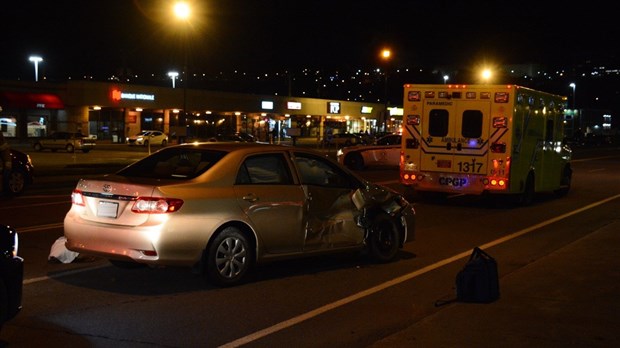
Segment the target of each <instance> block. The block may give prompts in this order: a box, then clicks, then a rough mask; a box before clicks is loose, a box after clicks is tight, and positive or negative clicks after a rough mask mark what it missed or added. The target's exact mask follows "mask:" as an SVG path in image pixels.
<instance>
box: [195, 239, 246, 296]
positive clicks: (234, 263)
mask: <svg viewBox="0 0 620 348" xmlns="http://www.w3.org/2000/svg"><path fill="white" fill-rule="evenodd" d="M204 261H205V265H206V271H207V277H208V280H209V281H211V282H212V283H214V284H216V285H219V286H231V285H237V284H239V283H242V282H243V281H245V279H246V277H247V276H248V275H249V273H250V272H251V271H252V269H253V267H254V252H253V249H252V246H251V244H250V242H249V241H248V238H247V237H246V236H245V235H244V234H243V233H242V232H241V231H240V230H239V229H238V228H236V227H226V228H225V229H224V230H223V231H222V232H221V233H219V234H218V235H217V236H216V237H215V239H214V240H213V243H212V244H211V245H210V247H209V249H208V250H207V254H206V255H205V260H204Z"/></svg>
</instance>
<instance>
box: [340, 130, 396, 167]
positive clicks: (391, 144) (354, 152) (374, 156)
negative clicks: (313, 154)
mask: <svg viewBox="0 0 620 348" xmlns="http://www.w3.org/2000/svg"><path fill="white" fill-rule="evenodd" d="M401 139H402V136H401V135H400V134H390V135H386V136H383V137H381V138H379V139H377V141H376V142H375V145H358V146H350V147H344V148H342V149H340V150H338V152H337V153H336V157H337V159H338V162H340V163H341V164H343V165H345V166H346V167H347V168H349V169H353V170H361V169H364V168H366V167H367V166H389V167H395V166H398V165H399V164H400V142H401Z"/></svg>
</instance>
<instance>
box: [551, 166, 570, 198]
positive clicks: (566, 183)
mask: <svg viewBox="0 0 620 348" xmlns="http://www.w3.org/2000/svg"><path fill="white" fill-rule="evenodd" d="M572 177H573V171H572V170H571V169H570V167H568V166H567V167H565V168H564V170H563V171H562V179H561V180H560V188H559V189H557V190H556V191H555V192H554V193H555V195H556V196H557V197H562V196H566V194H567V193H568V191H570V184H571V181H572Z"/></svg>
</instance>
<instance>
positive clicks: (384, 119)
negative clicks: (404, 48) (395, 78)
mask: <svg viewBox="0 0 620 348" xmlns="http://www.w3.org/2000/svg"><path fill="white" fill-rule="evenodd" d="M391 57H392V51H390V50H389V49H387V48H384V49H383V50H382V51H381V59H383V61H384V62H385V71H384V73H383V76H384V77H385V81H384V84H385V86H384V87H385V90H384V94H383V103H384V105H383V117H382V125H381V127H382V129H383V131H387V114H388V63H389V61H390V58H391Z"/></svg>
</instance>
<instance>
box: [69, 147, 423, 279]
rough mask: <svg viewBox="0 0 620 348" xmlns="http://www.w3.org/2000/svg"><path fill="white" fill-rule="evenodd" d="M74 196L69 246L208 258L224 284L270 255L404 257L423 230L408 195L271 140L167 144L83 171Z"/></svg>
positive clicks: (120, 260) (125, 254)
mask: <svg viewBox="0 0 620 348" xmlns="http://www.w3.org/2000/svg"><path fill="white" fill-rule="evenodd" d="M72 203H73V204H72V206H71V209H70V210H69V212H68V213H67V214H66V216H65V220H64V231H65V236H66V238H67V242H66V247H67V248H68V249H69V250H72V251H76V252H79V253H83V254H90V255H98V256H102V257H105V258H107V259H109V260H110V261H111V262H112V263H113V264H115V265H117V266H131V265H136V264H146V265H184V266H193V267H198V268H199V269H200V270H201V271H202V272H203V273H204V274H206V275H207V278H208V279H209V280H210V281H211V282H212V283H214V284H217V285H220V286H226V285H234V284H238V283H241V282H244V281H246V280H247V279H248V276H249V275H250V274H251V273H252V271H253V269H254V267H255V265H256V264H257V263H261V262H265V261H269V260H277V259H284V258H293V257H302V256H310V255H319V254H325V253H333V252H336V251H339V252H344V251H356V250H357V251H367V252H368V253H369V255H370V256H372V257H373V258H374V259H375V260H377V261H379V262H388V261H392V260H394V259H396V258H397V256H398V251H399V249H400V248H402V247H403V246H404V244H405V243H407V242H410V241H412V240H413V239H414V233H415V211H414V209H413V206H412V205H411V204H410V203H409V202H407V201H406V200H405V199H404V198H403V197H402V196H401V195H399V194H398V193H396V192H394V191H391V190H389V189H388V188H386V187H383V186H378V185H375V184H373V183H370V182H368V181H365V180H363V179H362V178H359V177H358V176H356V175H355V174H353V173H351V172H350V171H349V170H347V169H346V168H344V167H343V166H341V165H339V164H338V163H337V162H335V161H333V160H331V159H329V158H327V157H325V156H324V155H323V154H321V153H320V152H316V151H313V150H311V149H304V148H296V147H290V146H280V145H269V144H257V143H224V142H221V143H200V144H182V145H175V146H172V147H168V148H164V149H161V150H159V151H157V152H156V153H153V154H151V155H149V156H147V157H145V158H144V159H142V160H140V161H138V162H136V163H133V164H131V165H129V166H127V167H125V168H124V169H122V170H120V171H118V172H117V173H115V174H110V175H105V176H102V177H99V178H92V179H81V180H80V181H79V182H78V183H77V186H76V188H75V190H74V191H73V194H72Z"/></svg>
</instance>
